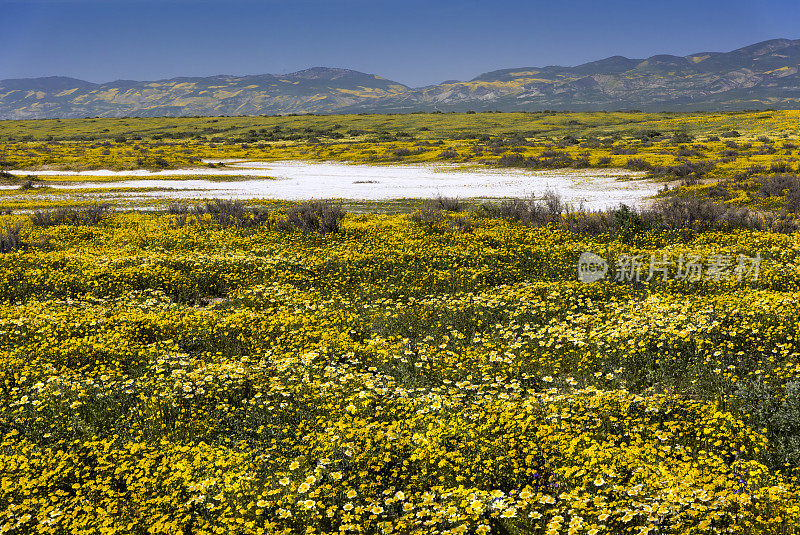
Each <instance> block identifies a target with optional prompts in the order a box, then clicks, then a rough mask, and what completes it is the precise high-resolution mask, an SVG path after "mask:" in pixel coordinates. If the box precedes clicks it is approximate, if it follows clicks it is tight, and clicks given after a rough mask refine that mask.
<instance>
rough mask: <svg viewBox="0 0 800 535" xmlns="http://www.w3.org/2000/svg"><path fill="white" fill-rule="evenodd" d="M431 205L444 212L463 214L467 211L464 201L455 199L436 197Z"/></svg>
mask: <svg viewBox="0 0 800 535" xmlns="http://www.w3.org/2000/svg"><path fill="white" fill-rule="evenodd" d="M432 204H433V207H434V208H439V209H441V210H444V211H445V212H463V211H464V210H466V209H467V205H466V204H465V203H464V201H462V200H461V199H457V198H455V197H437V198H436V199H435V200H434V201H433V203H432Z"/></svg>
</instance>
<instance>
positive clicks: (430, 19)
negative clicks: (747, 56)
mask: <svg viewBox="0 0 800 535" xmlns="http://www.w3.org/2000/svg"><path fill="white" fill-rule="evenodd" d="M0 36H2V41H1V42H0V79H3V78H19V77H32V76H49V75H63V76H74V77H77V78H82V79H85V80H90V81H94V82H104V81H111V80H116V79H135V80H155V79H161V78H170V77H174V76H208V75H213V74H262V73H277V74H282V73H287V72H292V71H296V70H300V69H304V68H308V67H314V66H328V67H345V68H351V69H355V70H359V71H364V72H370V73H375V74H379V75H381V76H383V77H385V78H390V79H393V80H396V81H399V82H402V83H405V84H408V85H412V86H420V85H425V84H432V83H438V82H441V81H443V80H446V79H461V80H466V79H470V78H473V77H474V76H477V75H478V74H480V73H482V72H486V71H490V70H494V69H500V68H507V67H524V66H540V65H555V64H559V65H577V64H580V63H584V62H586V61H592V60H595V59H601V58H603V57H607V56H612V55H616V54H620V55H624V56H628V57H647V56H649V55H653V54H657V53H669V54H677V55H685V54H690V53H694V52H705V51H727V50H731V49H734V48H738V47H740V46H745V45H748V44H752V43H754V42H757V41H763V40H766V39H772V38H777V37H787V38H791V39H796V38H800V1H798V0H763V1H759V0H749V1H740V0H724V1H720V0H692V1H684V0H661V1H657V2H654V1H651V0H638V1H628V0H620V1H617V0H591V1H584V0H561V1H550V2H537V1H533V2H519V1H510V0H493V1H490V0H484V1H480V2H478V1H472V0H459V1H436V0H426V1H420V0H406V1H391V2H384V1H381V0H371V1H363V0H322V1H321V0H260V1H256V0H225V1H216V2H214V1H207V0H24V1H9V0H0Z"/></svg>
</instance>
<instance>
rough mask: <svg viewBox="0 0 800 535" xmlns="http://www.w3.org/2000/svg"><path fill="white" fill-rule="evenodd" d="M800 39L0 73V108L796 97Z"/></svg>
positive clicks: (175, 111) (592, 106) (295, 109)
mask: <svg viewBox="0 0 800 535" xmlns="http://www.w3.org/2000/svg"><path fill="white" fill-rule="evenodd" d="M798 69H800V39H798V40H789V39H773V40H770V41H764V42H762V43H756V44H754V45H750V46H746V47H744V48H739V49H737V50H733V51H731V52H700V53H697V54H690V55H688V56H671V55H656V56H652V57H649V58H647V59H629V58H625V57H622V56H613V57H610V58H606V59H601V60H599V61H593V62H590V63H585V64H583V65H578V66H576V67H561V66H549V67H517V68H512V69H502V70H497V71H492V72H488V73H484V74H481V75H480V76H477V77H475V78H473V79H472V80H470V81H465V82H461V81H455V80H448V81H446V82H443V83H441V84H437V85H431V86H426V87H421V88H410V87H408V86H406V85H403V84H401V83H399V82H393V81H391V80H386V79H384V78H381V77H380V76H376V75H373V74H365V73H361V72H357V71H352V70H348V69H331V68H326V67H315V68H313V69H307V70H304V71H299V72H294V73H291V74H285V75H276V74H262V75H253V76H227V75H218V76H210V77H204V78H173V79H170V80H158V81H153V82H139V81H134V80H117V81H115V82H110V83H105V84H94V83H91V82H85V81H82V80H76V79H74V78H66V77H56V76H54V77H47V78H28V79H13V80H0V118H2V119H37V118H54V117H58V118H70V117H94V116H100V117H120V116H139V117H152V116H162V115H166V116H178V115H259V114H285V113H337V112H338V113H344V112H351V113H352V112H387V111H394V112H410V111H417V110H421V111H426V110H427V111H430V110H441V111H465V110H477V111H480V110H504V111H514V110H542V109H552V110H576V111H580V110H617V109H634V108H635V109H641V110H649V111H660V110H665V111H667V110H670V111H681V110H686V111H694V110H711V111H717V110H719V111H722V110H742V109H755V108H781V109H787V108H788V109H798V108H800V73H799V72H798Z"/></svg>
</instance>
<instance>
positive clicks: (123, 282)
mask: <svg viewBox="0 0 800 535" xmlns="http://www.w3.org/2000/svg"><path fill="white" fill-rule="evenodd" d="M173 211H175V212H179V211H178V210H173ZM286 213H287V212H286V210H285V209H283V208H273V209H271V211H269V212H268V213H266V214H262V216H263V218H262V219H263V220H262V221H261V223H260V224H252V225H243V224H236V225H231V224H228V225H223V224H220V221H221V220H219V219H217V220H215V219H214V218H213V217H212V216H211V215H210V214H209V213H206V214H200V213H199V212H198V214H197V215H196V216H194V218H192V217H187V215H186V213H176V214H174V215H173V214H169V213H165V212H151V213H144V212H128V213H114V214H109V213H106V214H102V217H100V216H98V217H95V218H94V219H93V220H90V219H89V218H88V217H86V218H80V217H74V218H72V219H68V218H63V219H62V220H61V221H60V222H59V221H57V222H52V221H50V222H49V223H47V224H45V223H43V222H42V220H41V219H39V220H37V222H36V224H34V219H33V218H31V217H30V216H27V215H24V214H21V215H10V216H9V215H6V216H3V225H5V228H7V229H8V228H11V227H12V226H14V225H15V223H17V226H15V227H14V228H16V236H17V238H18V241H17V242H15V243H16V245H15V246H13V247H12V246H8V247H7V249H6V252H4V253H2V255H0V281H2V283H1V284H0V288H2V291H1V293H0V298H1V299H2V303H0V362H1V363H2V366H0V396H2V397H1V398H0V399H1V400H2V401H1V402H0V532H3V533H13V534H23V533H53V534H62V533H71V534H95V533H142V534H144V533H154V534H155V533H163V534H175V533H184V534H189V533H192V534H228V533H242V534H244V533H248V534H249V533H265V534H273V533H285V534H290V533H292V534H293V533H318V534H323V533H326V534H327V533H407V534H410V533H464V534H477V533H497V534H515V535H516V534H528V533H530V534H548V535H550V534H560V533H564V534H566V533H569V534H590V535H593V534H598V533H607V534H613V533H637V534H638V533H658V534H689V533H691V534H701V533H703V534H705V533H752V534H755V533H776V534H778V533H780V534H784V533H785V534H790V533H798V531H800V528H798V525H800V483H799V482H798V480H797V475H798V471H797V470H798V467H800V380H799V378H800V360H799V359H798V351H799V346H800V340H799V339H798V336H800V333H798V312H800V301H798V291H800V290H799V288H800V271H798V263H799V262H800V254H799V253H800V243H798V239H797V234H796V233H785V232H784V233H778V232H774V231H767V230H748V229H728V230H718V231H686V230H684V231H675V230H669V229H661V230H646V231H641V232H635V233H631V232H627V231H623V230H624V229H620V228H617V230H613V229H612V230H611V231H608V232H603V233H601V234H588V233H581V232H579V231H571V230H566V229H564V228H562V227H560V226H558V225H555V224H550V225H547V226H538V227H537V226H530V225H523V224H520V223H517V222H513V221H507V220H504V219H502V218H496V217H490V216H487V215H486V213H485V212H480V211H477V210H476V211H474V213H472V214H471V215H470V216H469V224H465V223H464V222H463V220H462V221H461V223H460V224H452V223H454V222H457V221H459V220H458V218H459V217H462V218H463V217H464V216H463V215H459V214H455V213H453V212H447V211H442V212H441V213H440V214H439V217H437V218H431V219H430V221H427V222H426V221H424V220H423V221H420V218H416V219H415V218H410V217H408V216H406V215H387V214H377V213H376V214H366V215H354V214H347V215H344V218H343V219H341V221H340V227H338V232H335V231H333V230H336V229H334V228H333V227H332V228H331V230H332V231H330V232H324V230H325V229H324V228H322V227H320V228H318V229H317V231H314V230H313V229H312V230H311V231H307V232H303V231H301V230H297V229H295V228H293V227H291V226H289V225H288V224H285V223H282V222H285V221H287V220H286V219H285V218H286V217H289V219H288V220H289V221H291V217H292V216H291V215H289V216H287V215H285V214H286ZM337 217H341V214H340V215H339V216H337ZM12 245H13V244H12ZM585 251H592V252H593V253H595V254H597V255H600V256H602V257H603V258H606V259H611V263H612V269H613V264H614V262H613V259H615V258H617V257H619V256H620V255H630V256H635V255H641V258H643V259H644V264H643V266H642V270H643V271H642V273H643V274H645V275H647V274H648V271H649V270H650V267H651V266H650V261H651V259H652V258H659V259H661V258H670V259H673V260H674V259H677V258H680V257H681V255H685V256H684V257H685V258H688V257H689V255H698V256H699V257H701V258H702V259H703V262H704V264H703V268H704V269H705V268H706V264H705V262H706V259H709V258H712V257H715V258H716V257H717V255H721V256H723V257H725V258H728V259H730V260H731V261H732V265H731V266H729V267H731V270H730V271H727V272H725V276H722V275H720V273H719V272H717V275H716V276H707V273H708V272H707V271H703V272H702V273H700V276H698V277H694V278H687V279H679V278H678V277H677V273H676V271H675V270H676V269H677V268H676V267H675V266H673V267H671V268H669V269H667V270H666V271H664V272H663V273H662V272H658V274H657V276H654V277H649V278H650V280H646V279H647V278H648V277H645V276H643V277H642V278H641V279H640V280H636V279H635V278H633V277H621V280H616V279H617V278H619V277H613V276H609V277H607V278H605V279H603V280H600V281H597V282H593V283H591V284H588V283H584V282H581V281H579V280H578V276H577V275H578V270H577V262H578V258H579V256H580V255H581V254H582V253H583V252H585ZM651 255H652V256H651ZM665 255H666V256H665ZM740 255H741V256H742V257H747V258H755V257H757V256H758V257H759V258H760V259H761V263H760V266H759V271H758V272H757V273H756V272H752V270H751V272H748V273H747V274H746V275H747V276H742V275H743V273H742V272H741V271H738V272H737V271H736V270H735V268H734V266H735V265H736V261H735V259H736V258H739V257H740ZM662 275H663V276H662ZM737 275H738V276H737Z"/></svg>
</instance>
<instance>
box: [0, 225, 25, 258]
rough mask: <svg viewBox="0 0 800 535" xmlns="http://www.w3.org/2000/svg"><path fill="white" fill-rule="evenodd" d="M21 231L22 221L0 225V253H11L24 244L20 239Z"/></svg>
mask: <svg viewBox="0 0 800 535" xmlns="http://www.w3.org/2000/svg"><path fill="white" fill-rule="evenodd" d="M21 231H22V223H20V222H19V221H18V222H16V223H14V224H11V223H3V226H2V227H0V253H11V252H13V251H18V250H20V249H22V248H23V247H24V246H25V244H24V243H23V242H22V240H21V239H20V232H21Z"/></svg>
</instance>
